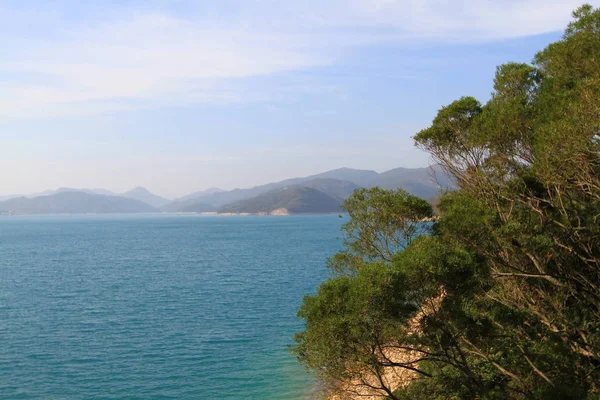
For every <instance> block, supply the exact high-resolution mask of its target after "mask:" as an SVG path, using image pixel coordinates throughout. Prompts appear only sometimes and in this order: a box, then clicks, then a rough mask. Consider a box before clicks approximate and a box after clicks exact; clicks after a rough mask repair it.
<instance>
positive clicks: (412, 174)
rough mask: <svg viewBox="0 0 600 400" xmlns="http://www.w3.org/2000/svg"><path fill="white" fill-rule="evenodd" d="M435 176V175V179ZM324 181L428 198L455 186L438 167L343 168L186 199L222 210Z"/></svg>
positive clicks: (187, 197)
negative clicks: (270, 194) (385, 169)
mask: <svg viewBox="0 0 600 400" xmlns="http://www.w3.org/2000/svg"><path fill="white" fill-rule="evenodd" d="M433 175H435V179H434V177H433ZM322 179H333V180H336V181H345V182H350V183H352V184H354V185H355V186H356V188H358V187H365V188H370V187H374V186H380V187H383V188H386V189H405V190H407V191H408V192H409V193H411V194H414V195H416V196H419V197H422V198H427V199H428V198H432V197H435V196H436V195H437V194H438V193H439V192H440V189H441V187H440V184H441V185H442V186H444V187H451V186H452V185H451V184H450V181H449V179H448V178H447V177H446V175H445V174H444V173H443V172H442V171H441V169H440V168H439V167H437V166H434V167H427V168H396V169H393V170H390V171H386V172H383V173H377V172H375V171H372V170H360V169H352V168H339V169H334V170H331V171H326V172H323V173H320V174H316V175H310V176H307V177H302V178H291V179H286V180H283V181H280V182H273V183H268V184H266V185H260V186H255V187H252V188H249V189H233V190H229V191H220V192H216V193H210V194H205V195H201V196H197V197H194V196H192V195H188V196H185V197H184V198H182V199H195V200H196V201H198V202H201V203H204V204H210V205H212V206H214V207H217V208H219V207H223V206H225V205H227V204H232V203H237V202H239V201H242V200H246V199H251V198H253V197H256V196H259V195H261V194H264V193H268V192H271V191H273V190H275V189H282V188H286V187H291V186H295V185H299V184H302V185H304V186H309V187H310V186H312V184H309V182H313V181H316V180H322ZM436 180H437V182H436ZM438 182H439V183H438ZM350 193H351V192H350ZM334 197H340V196H334ZM346 197H347V195H346ZM180 200H181V199H180Z"/></svg>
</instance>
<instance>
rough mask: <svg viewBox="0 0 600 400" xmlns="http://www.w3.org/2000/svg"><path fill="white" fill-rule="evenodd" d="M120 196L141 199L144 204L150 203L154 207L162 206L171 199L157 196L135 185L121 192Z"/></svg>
mask: <svg viewBox="0 0 600 400" xmlns="http://www.w3.org/2000/svg"><path fill="white" fill-rule="evenodd" d="M121 196H123V197H125V198H127V199H134V200H139V201H142V202H144V203H146V204H149V205H151V206H152V207H154V208H160V207H163V206H165V205H167V204H169V203H170V202H171V200H168V199H165V198H164V197H160V196H157V195H155V194H153V193H151V192H150V191H149V190H148V189H146V188H143V187H136V188H135V189H131V190H130V191H128V192H125V193H123V194H122V195H121Z"/></svg>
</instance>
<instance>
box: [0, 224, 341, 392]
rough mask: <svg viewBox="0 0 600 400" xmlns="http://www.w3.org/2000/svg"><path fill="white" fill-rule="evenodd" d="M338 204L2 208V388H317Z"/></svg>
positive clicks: (0, 295)
mask: <svg viewBox="0 0 600 400" xmlns="http://www.w3.org/2000/svg"><path fill="white" fill-rule="evenodd" d="M342 223H343V220H342V219H340V218H339V217H338V216H337V215H314V216H283V217H268V216H235V217H222V216H198V215H90V216H19V217H3V218H0V398H3V399H38V398H44V399H81V398H86V399H95V398H97V399H100V398H103V399H104V398H110V399H136V398H139V399H219V400H220V399H257V400H286V399H290V400H291V399H308V398H311V396H313V395H314V390H315V388H314V385H315V384H314V382H313V379H312V377H311V376H310V375H308V374H307V373H306V372H305V371H304V370H303V369H302V368H301V367H300V366H299V365H298V364H297V362H296V360H295V359H294V358H293V357H292V356H291V355H290V353H289V350H288V347H287V346H288V345H289V344H292V343H293V335H294V332H296V331H298V330H300V329H301V328H302V321H300V320H299V319H298V318H297V317H296V312H297V309H298V307H299V306H300V304H301V302H302V298H303V296H304V295H306V294H311V293H314V292H315V290H316V288H317V287H318V285H319V284H320V283H321V282H322V281H323V280H325V279H326V278H327V277H328V271H327V270H326V268H324V265H325V259H326V257H328V256H331V255H333V254H334V253H335V252H336V251H337V250H338V249H339V248H340V245H341V244H340V240H339V239H338V237H339V236H340V234H339V228H340V226H341V224H342Z"/></svg>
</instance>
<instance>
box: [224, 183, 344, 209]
mask: <svg viewBox="0 0 600 400" xmlns="http://www.w3.org/2000/svg"><path fill="white" fill-rule="evenodd" d="M340 204H341V202H340V201H339V200H338V199H335V198H333V197H331V196H330V195H328V194H326V193H323V192H321V191H319V190H317V189H313V188H309V187H305V186H295V187H290V188H285V189H277V190H274V191H271V192H269V193H265V194H262V195H259V196H257V197H254V198H252V199H248V200H243V201H240V202H237V203H234V204H230V205H228V206H225V207H223V208H221V209H220V210H219V212H221V213H251V214H258V213H270V212H273V211H275V210H286V211H287V212H289V213H291V214H312V213H330V212H338V211H339V210H340Z"/></svg>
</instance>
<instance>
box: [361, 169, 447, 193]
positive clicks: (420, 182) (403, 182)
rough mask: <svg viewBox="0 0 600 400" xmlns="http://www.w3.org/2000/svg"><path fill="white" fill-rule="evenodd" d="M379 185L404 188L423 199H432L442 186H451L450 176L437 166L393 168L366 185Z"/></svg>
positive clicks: (388, 187) (386, 187)
mask: <svg viewBox="0 0 600 400" xmlns="http://www.w3.org/2000/svg"><path fill="white" fill-rule="evenodd" d="M373 186H379V187H381V188H383V189H404V190H406V191H407V192H409V193H411V194H413V195H415V196H419V197H421V198H424V199H432V198H434V197H436V196H438V195H439V194H440V191H441V190H442V189H444V188H451V187H453V184H452V182H451V181H450V178H449V177H448V176H447V175H446V174H445V173H444V171H443V170H442V169H441V168H440V167H439V166H431V167H427V168H395V169H392V170H389V171H386V172H383V173H381V174H378V175H377V176H376V177H375V179H373V180H372V181H371V182H369V185H368V186H367V187H373Z"/></svg>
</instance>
